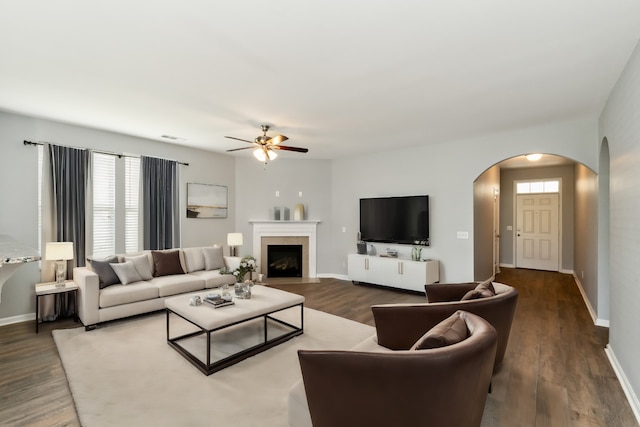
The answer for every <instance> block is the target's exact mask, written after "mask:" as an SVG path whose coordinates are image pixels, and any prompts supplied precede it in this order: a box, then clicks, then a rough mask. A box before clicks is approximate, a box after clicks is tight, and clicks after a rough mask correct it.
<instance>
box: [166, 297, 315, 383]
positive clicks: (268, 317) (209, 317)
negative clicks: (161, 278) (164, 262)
mask: <svg viewBox="0 0 640 427" xmlns="http://www.w3.org/2000/svg"><path fill="white" fill-rule="evenodd" d="M215 292H219V291H218V290H216V289H209V290H208V291H207V292H200V293H196V294H188V295H180V296H176V297H173V298H167V299H166V300H165V307H166V311H167V343H168V344H169V345H170V346H171V347H173V348H174V349H175V350H176V351H178V353H180V354H181V355H182V356H184V357H185V358H186V359H187V360H188V361H189V362H191V363H192V364H193V365H194V366H196V367H197V368H198V369H200V371H202V373H204V374H205V375H211V374H212V373H214V372H217V371H219V370H221V369H224V368H226V367H228V366H231V365H233V364H235V363H238V362H240V361H241V360H244V359H246V358H247V357H251V356H253V355H255V354H257V353H260V352H262V351H265V350H267V349H269V348H271V347H273V346H275V345H278V344H280V343H283V342H285V341H287V340H289V339H291V338H293V337H295V336H297V335H301V334H302V333H303V331H304V314H303V309H304V297H303V296H301V295H296V294H293V293H290V292H285V291H281V290H279V289H274V288H269V287H266V286H260V285H255V286H253V288H252V296H251V299H238V298H234V299H233V301H234V303H235V304H234V305H230V306H226V307H220V308H214V307H212V306H210V305H209V304H205V303H203V304H202V305H198V306H192V305H189V301H190V300H191V298H192V297H193V296H194V295H199V296H200V297H204V296H206V295H207V294H209V293H215ZM294 307H299V308H300V322H299V325H296V324H292V323H289V322H287V321H284V320H282V319H278V318H276V317H274V316H273V315H274V314H275V313H278V312H281V311H283V310H289V309H293V308H294ZM175 316H178V317H180V318H182V319H184V320H185V321H187V322H189V323H191V324H192V325H194V326H195V327H196V328H195V329H196V330H195V331H193V332H188V333H184V334H181V335H178V336H175V337H171V330H170V329H171V319H175ZM257 319H263V320H262V323H263V329H264V335H263V339H261V340H260V342H259V343H257V344H255V345H251V346H250V347H248V348H243V349H240V350H239V351H237V352H235V353H233V354H230V355H227V356H225V357H223V358H222V359H219V360H214V361H212V355H211V348H212V347H211V346H212V335H213V334H215V333H216V332H218V333H220V332H222V331H223V330H224V329H226V328H230V327H232V326H233V327H235V326H236V325H238V327H243V325H247V324H248V322H251V321H253V324H254V325H255V322H259V320H257ZM174 321H175V320H174ZM296 323H297V322H296ZM272 325H277V326H278V329H283V327H284V331H283V332H282V333H278V334H277V335H276V336H271V337H269V335H273V332H269V330H270V328H271V331H273V329H274V327H273V326H272ZM192 329H193V328H192ZM203 334H204V335H205V337H206V343H203V344H204V345H205V346H206V355H204V354H205V352H202V354H201V357H198V356H197V355H196V354H195V353H196V351H194V349H193V338H194V337H197V336H199V335H203ZM187 340H190V341H191V344H190V345H191V347H192V348H191V349H189V348H187V347H188V346H187V345H184V344H183V343H186V342H187ZM214 344H215V342H214ZM198 350H201V349H198ZM202 355H204V357H202Z"/></svg>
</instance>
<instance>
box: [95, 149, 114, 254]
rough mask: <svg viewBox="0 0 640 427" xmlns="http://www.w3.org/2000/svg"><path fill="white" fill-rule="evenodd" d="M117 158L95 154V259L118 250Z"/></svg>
mask: <svg viewBox="0 0 640 427" xmlns="http://www.w3.org/2000/svg"><path fill="white" fill-rule="evenodd" d="M115 196H116V157H115V156H112V155H109V154H101V153H93V257H94V258H104V257H106V256H109V255H113V254H114V253H115V250H116V234H115V231H116V222H115V211H116V203H115V201H116V197H115Z"/></svg>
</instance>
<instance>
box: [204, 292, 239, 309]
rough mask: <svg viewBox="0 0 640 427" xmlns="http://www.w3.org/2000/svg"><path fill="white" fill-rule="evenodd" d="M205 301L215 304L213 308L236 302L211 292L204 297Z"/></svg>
mask: <svg viewBox="0 0 640 427" xmlns="http://www.w3.org/2000/svg"><path fill="white" fill-rule="evenodd" d="M204 302H206V303H207V304H209V305H211V306H213V308H220V307H226V306H228V305H233V304H234V302H233V301H232V300H226V299H224V298H222V297H221V296H220V295H218V294H209V295H207V296H206V297H204Z"/></svg>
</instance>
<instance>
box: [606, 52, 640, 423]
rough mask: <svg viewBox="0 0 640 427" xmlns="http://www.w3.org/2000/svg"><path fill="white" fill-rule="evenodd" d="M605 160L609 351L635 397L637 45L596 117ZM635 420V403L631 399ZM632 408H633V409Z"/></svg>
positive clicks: (639, 168) (639, 272) (639, 283)
mask: <svg viewBox="0 0 640 427" xmlns="http://www.w3.org/2000/svg"><path fill="white" fill-rule="evenodd" d="M599 123H600V129H599V133H600V138H599V139H600V140H602V139H603V138H605V137H606V138H607V141H608V144H609V156H610V236H609V237H610V247H611V252H610V273H611V274H610V292H611V293H610V307H611V313H610V314H611V316H610V317H611V319H610V329H609V349H610V351H611V353H612V354H613V355H614V359H615V360H617V363H618V364H619V369H620V372H622V375H623V379H622V381H621V382H622V384H623V387H624V386H628V387H629V388H630V389H631V390H632V391H633V394H634V395H635V396H638V393H639V392H640V364H639V363H638V360H639V359H640V340H639V339H638V325H640V310H639V309H638V302H639V301H640V263H639V262H638V260H640V243H639V238H638V236H640V220H639V218H640V185H638V184H639V182H640V181H639V179H638V177H639V176H640V44H639V45H638V46H636V49H635V51H634V53H633V54H632V56H631V58H630V59H629V62H628V64H627V66H626V68H625V70H624V71H623V73H622V75H621V76H620V79H619V80H618V82H617V84H616V86H615V88H614V90H613V91H612V92H611V95H610V96H609V99H608V101H607V104H606V106H605V108H604V110H603V112H602V115H601V116H600V122H599ZM635 403H636V407H635V409H636V415H637V414H638V412H637V410H638V400H637V398H636V400H635ZM632 406H633V405H632Z"/></svg>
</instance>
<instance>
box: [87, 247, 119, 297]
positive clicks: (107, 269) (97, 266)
mask: <svg viewBox="0 0 640 427" xmlns="http://www.w3.org/2000/svg"><path fill="white" fill-rule="evenodd" d="M116 262H118V257H117V256H115V255H114V256H110V257H109V258H106V259H105V260H104V261H98V260H95V259H90V260H89V263H90V264H91V270H93V272H94V273H96V274H97V275H98V283H99V286H100V289H104V288H106V287H107V286H111V285H116V284H118V283H120V279H119V278H118V275H117V274H116V272H115V271H113V267H111V264H112V263H116Z"/></svg>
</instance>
